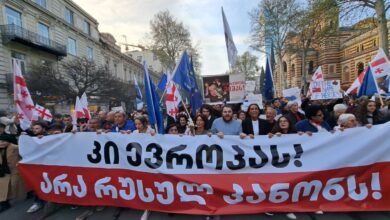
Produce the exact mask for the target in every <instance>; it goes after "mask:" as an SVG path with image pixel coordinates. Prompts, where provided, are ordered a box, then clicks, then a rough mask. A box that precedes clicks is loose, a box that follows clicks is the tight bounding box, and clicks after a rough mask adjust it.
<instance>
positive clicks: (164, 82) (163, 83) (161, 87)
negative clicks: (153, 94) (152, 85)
mask: <svg viewBox="0 0 390 220" xmlns="http://www.w3.org/2000/svg"><path fill="white" fill-rule="evenodd" d="M167 82H168V75H167V74H166V73H163V75H162V76H161V79H160V82H159V83H158V85H157V88H158V89H159V90H162V91H164V90H165V87H166V86H167Z"/></svg>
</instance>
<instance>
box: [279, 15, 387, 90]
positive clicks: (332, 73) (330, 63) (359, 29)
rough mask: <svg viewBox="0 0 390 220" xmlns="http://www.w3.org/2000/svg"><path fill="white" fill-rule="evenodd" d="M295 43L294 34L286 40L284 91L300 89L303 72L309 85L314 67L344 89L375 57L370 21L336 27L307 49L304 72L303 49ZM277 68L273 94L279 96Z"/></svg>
mask: <svg viewBox="0 0 390 220" xmlns="http://www.w3.org/2000/svg"><path fill="white" fill-rule="evenodd" d="M389 26H390V22H389V23H388V27H389ZM298 41H299V39H298V37H297V36H296V35H294V36H291V37H290V38H288V41H287V42H288V43H287V45H288V46H287V48H289V49H286V50H285V54H284V56H283V63H282V65H283V70H284V72H285V73H286V77H287V88H291V87H299V88H302V87H303V78H302V73H303V72H305V73H306V81H307V82H309V81H310V80H311V77H312V74H313V73H314V72H315V70H316V69H317V67H318V66H321V67H322V70H323V73H324V78H325V80H340V81H341V87H342V89H344V90H346V89H347V88H348V87H349V86H350V85H351V84H352V82H353V81H354V80H355V78H356V77H357V76H358V74H359V73H361V72H362V71H363V70H364V68H365V67H367V65H368V62H370V61H371V60H372V59H373V58H374V57H375V55H376V53H377V51H378V41H379V36H378V29H377V28H376V25H375V20H374V19H373V18H368V19H365V20H363V21H360V22H358V23H356V24H355V25H353V26H350V27H336V30H335V31H334V32H332V33H330V34H329V35H327V36H326V37H324V38H322V39H321V40H320V41H319V43H318V44H316V45H314V46H313V47H312V48H309V49H308V50H307V52H306V62H305V63H306V64H305V66H306V68H305V70H302V66H303V65H302V50H300V49H297V48H296V47H295V48H294V46H292V45H297V44H298ZM291 48H293V49H291ZM278 65H279V64H277V65H276V67H275V71H274V81H275V87H276V93H277V95H278V96H280V95H281V91H282V88H281V79H280V77H281V76H280V73H279V66H278Z"/></svg>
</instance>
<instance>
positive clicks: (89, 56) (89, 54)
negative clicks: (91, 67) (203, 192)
mask: <svg viewBox="0 0 390 220" xmlns="http://www.w3.org/2000/svg"><path fill="white" fill-rule="evenodd" d="M87 59H88V60H89V61H92V60H93V48H92V47H87Z"/></svg>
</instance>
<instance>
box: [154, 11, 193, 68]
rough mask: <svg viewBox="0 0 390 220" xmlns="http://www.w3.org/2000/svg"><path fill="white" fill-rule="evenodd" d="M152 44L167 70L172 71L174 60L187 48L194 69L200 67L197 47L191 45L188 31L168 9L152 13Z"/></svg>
mask: <svg viewBox="0 0 390 220" xmlns="http://www.w3.org/2000/svg"><path fill="white" fill-rule="evenodd" d="M150 27H151V37H152V45H151V46H150V47H151V48H152V50H153V51H154V53H156V55H157V57H158V58H159V60H160V61H161V62H162V65H163V67H164V68H165V69H167V70H168V71H171V72H172V71H173V70H174V68H175V65H176V61H177V59H178V57H179V56H180V54H181V53H182V52H183V51H184V50H188V52H189V54H191V56H192V58H193V62H194V65H195V69H196V70H199V69H200V62H199V53H198V49H197V47H194V46H193V45H192V41H191V34H190V31H189V30H188V29H187V28H185V27H184V25H183V23H182V22H179V21H177V20H176V18H175V17H173V16H172V15H171V14H170V12H169V11H168V10H166V11H161V12H159V13H157V14H156V15H154V18H153V20H151V21H150Z"/></svg>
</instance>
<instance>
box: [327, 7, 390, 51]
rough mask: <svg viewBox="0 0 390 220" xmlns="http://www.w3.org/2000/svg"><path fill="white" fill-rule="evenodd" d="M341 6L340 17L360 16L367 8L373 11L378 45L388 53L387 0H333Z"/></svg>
mask: <svg viewBox="0 0 390 220" xmlns="http://www.w3.org/2000/svg"><path fill="white" fill-rule="evenodd" d="M335 1H337V2H338V3H339V4H340V6H342V9H341V12H342V17H344V18H346V17H349V18H350V17H353V18H356V17H360V16H361V15H362V13H363V11H366V13H367V12H368V13H369V11H367V9H369V10H371V12H374V13H375V17H376V19H377V23H378V29H379V47H381V48H382V49H383V50H384V51H385V53H386V54H387V55H389V53H388V46H389V43H388V38H387V37H388V34H389V30H388V28H387V18H386V13H387V11H388V10H389V8H390V1H389V0H335Z"/></svg>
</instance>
